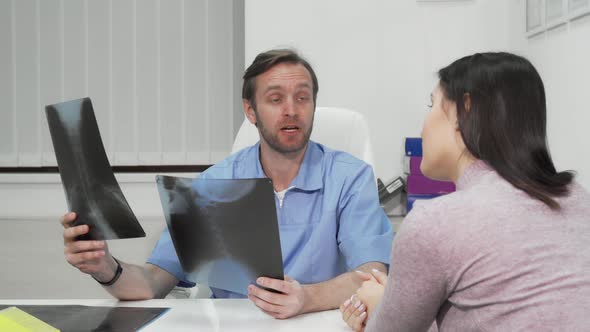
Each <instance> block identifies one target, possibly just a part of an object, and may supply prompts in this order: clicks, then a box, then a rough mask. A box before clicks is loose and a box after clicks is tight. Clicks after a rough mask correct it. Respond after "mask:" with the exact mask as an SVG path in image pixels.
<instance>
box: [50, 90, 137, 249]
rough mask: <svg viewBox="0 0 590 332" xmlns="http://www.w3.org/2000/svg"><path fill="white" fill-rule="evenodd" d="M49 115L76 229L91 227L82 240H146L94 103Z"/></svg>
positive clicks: (64, 106)
mask: <svg viewBox="0 0 590 332" xmlns="http://www.w3.org/2000/svg"><path fill="white" fill-rule="evenodd" d="M45 113H46V115H47V123H48V125H49V131H50V133H51V140H52V141H53V148H54V150H55V156H56V158H57V164H58V166H59V175H60V176H61V181H62V184H63V187H64V190H65V193H66V200H67V203H68V208H69V210H70V211H73V212H76V213H77V215H78V217H77V219H76V221H75V222H74V226H78V225H89V226H90V230H89V232H88V233H87V234H85V235H82V236H80V237H79V239H80V240H111V239H126V238H136V237H145V232H144V231H143V229H142V228H141V225H140V224H139V222H138V221H137V218H135V215H134V214H133V211H131V208H130V207H129V204H128V203H127V200H126V199H125V196H123V193H122V192H121V188H120V187H119V184H118V183H117V180H116V179H115V175H114V174H113V171H112V169H111V165H110V164H109V161H108V159H107V155H106V153H105V150H104V146H103V144H102V139H101V138H100V132H99V131H98V124H97V123H96V118H95V116H94V110H93V108H92V102H91V101H90V98H83V99H76V100H71V101H67V102H64V103H59V104H54V105H48V106H45Z"/></svg>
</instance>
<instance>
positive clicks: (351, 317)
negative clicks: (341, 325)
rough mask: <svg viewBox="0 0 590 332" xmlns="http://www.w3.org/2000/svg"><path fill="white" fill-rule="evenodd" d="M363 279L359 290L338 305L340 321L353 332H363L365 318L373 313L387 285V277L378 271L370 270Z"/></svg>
mask: <svg viewBox="0 0 590 332" xmlns="http://www.w3.org/2000/svg"><path fill="white" fill-rule="evenodd" d="M359 273H363V272H359ZM363 274H364V273H363ZM364 279H366V281H364V282H363V284H362V286H361V288H359V289H358V290H357V291H356V293H355V294H354V295H352V296H351V297H350V299H348V300H346V301H345V302H344V303H343V304H342V305H340V312H341V314H342V319H343V320H344V321H345V322H346V324H348V326H350V328H351V329H352V330H353V331H361V332H362V331H364V329H365V324H366V321H367V317H368V316H369V315H370V314H371V313H372V312H374V310H375V307H377V304H379V301H381V298H382V297H383V292H384V291H385V285H386V284H387V275H386V274H385V273H383V272H381V271H379V270H372V272H371V274H370V275H369V276H367V277H366V278H364Z"/></svg>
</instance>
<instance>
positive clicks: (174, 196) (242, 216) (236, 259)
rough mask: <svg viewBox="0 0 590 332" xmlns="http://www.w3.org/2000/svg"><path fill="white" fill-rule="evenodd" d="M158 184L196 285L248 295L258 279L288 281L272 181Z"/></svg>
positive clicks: (169, 180)
mask: <svg viewBox="0 0 590 332" xmlns="http://www.w3.org/2000/svg"><path fill="white" fill-rule="evenodd" d="M156 181H157V183H158V191H159V193H160V199H161V201H162V207H163V210H164V215H165V217H166V222H167V224H168V230H169V232H170V236H171V238H172V242H173V243H174V247H175V249H176V253H177V254H178V259H179V260H180V264H181V265H182V268H183V270H184V271H185V272H186V273H187V275H188V278H189V279H190V281H193V282H197V283H201V284H203V283H204V284H207V285H209V286H211V287H215V288H219V289H225V290H228V291H232V292H237V293H241V294H247V286H248V285H249V284H251V283H255V280H256V278H257V277H260V276H266V277H270V278H276V279H283V277H284V276H283V260H282V255H281V243H280V239H279V229H278V223H277V215H276V206H275V200H274V192H273V187H272V182H271V181H270V180H269V179H228V180H221V179H198V178H197V179H194V180H192V179H186V178H178V177H170V176H158V177H157V179H156Z"/></svg>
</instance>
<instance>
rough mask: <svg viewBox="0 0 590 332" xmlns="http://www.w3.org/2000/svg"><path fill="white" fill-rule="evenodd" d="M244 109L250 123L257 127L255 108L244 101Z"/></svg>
mask: <svg viewBox="0 0 590 332" xmlns="http://www.w3.org/2000/svg"><path fill="white" fill-rule="evenodd" d="M242 107H243V108H244V114H245V115H246V118H247V119H248V121H250V123H251V124H253V125H255V126H256V111H255V110H254V107H252V105H251V104H250V102H249V101H248V100H247V99H242Z"/></svg>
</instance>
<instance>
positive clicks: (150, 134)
mask: <svg viewBox="0 0 590 332" xmlns="http://www.w3.org/2000/svg"><path fill="white" fill-rule="evenodd" d="M136 15H137V29H136V31H137V41H136V43H137V47H136V61H135V63H136V68H137V73H136V75H137V96H138V98H137V111H138V113H139V119H138V120H139V128H138V131H139V133H138V135H139V142H138V143H139V147H138V149H139V162H140V163H141V164H148V165H157V164H159V163H160V159H161V154H160V153H159V152H158V151H160V150H159V147H158V146H159V143H158V118H157V115H158V114H157V112H158V98H157V94H158V73H157V70H158V57H157V54H158V39H157V36H158V30H157V24H156V22H157V16H158V9H157V1H156V0H143V1H138V2H137V10H136Z"/></svg>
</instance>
